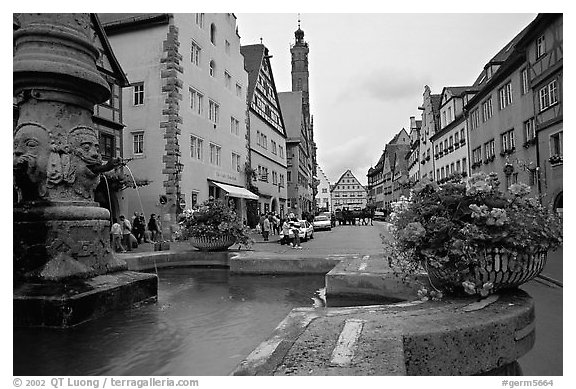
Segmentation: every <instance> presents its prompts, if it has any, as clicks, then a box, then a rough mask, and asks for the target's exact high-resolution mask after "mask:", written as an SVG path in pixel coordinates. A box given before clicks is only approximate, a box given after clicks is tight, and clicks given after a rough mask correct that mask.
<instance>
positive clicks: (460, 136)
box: [429, 86, 492, 182]
mask: <svg viewBox="0 0 576 389" xmlns="http://www.w3.org/2000/svg"><path fill="white" fill-rule="evenodd" d="M477 90H478V88H475V87H472V86H457V87H453V86H452V87H445V88H444V89H443V90H442V93H441V100H440V127H439V129H438V130H437V131H436V132H435V133H434V134H433V135H431V136H430V138H429V139H430V141H431V142H432V147H433V150H434V166H435V169H436V171H435V175H434V177H435V180H436V181H437V182H442V181H445V180H447V179H448V178H449V177H450V176H452V175H453V174H454V173H460V174H462V175H463V176H467V175H468V174H469V171H468V147H467V146H466V140H467V138H468V133H467V130H466V117H465V116H464V105H465V104H466V103H467V102H468V100H469V99H470V98H472V97H473V96H474V94H475V93H476V91H477ZM488 103H489V104H492V101H491V100H490V101H488ZM489 109H490V112H491V110H492V106H490V107H489Z"/></svg>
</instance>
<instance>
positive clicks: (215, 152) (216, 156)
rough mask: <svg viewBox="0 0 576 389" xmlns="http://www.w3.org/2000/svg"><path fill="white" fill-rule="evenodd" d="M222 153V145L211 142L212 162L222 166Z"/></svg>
mask: <svg viewBox="0 0 576 389" xmlns="http://www.w3.org/2000/svg"><path fill="white" fill-rule="evenodd" d="M221 153H222V147H220V146H218V145H216V144H214V143H210V163H211V164H212V165H216V166H220V163H221V160H220V155H221Z"/></svg>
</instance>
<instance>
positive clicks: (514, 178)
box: [506, 173, 518, 188]
mask: <svg viewBox="0 0 576 389" xmlns="http://www.w3.org/2000/svg"><path fill="white" fill-rule="evenodd" d="M517 183H518V173H512V174H510V175H509V176H506V188H510V186H512V185H513V184H517Z"/></svg>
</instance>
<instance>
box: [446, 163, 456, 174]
mask: <svg viewBox="0 0 576 389" xmlns="http://www.w3.org/2000/svg"><path fill="white" fill-rule="evenodd" d="M446 169H448V167H446ZM453 173H454V162H452V163H451V164H450V174H453Z"/></svg>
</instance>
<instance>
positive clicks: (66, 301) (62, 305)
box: [13, 271, 158, 328]
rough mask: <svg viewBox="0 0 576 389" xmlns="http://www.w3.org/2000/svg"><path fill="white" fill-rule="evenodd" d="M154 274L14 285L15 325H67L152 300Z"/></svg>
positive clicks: (155, 290)
mask: <svg viewBox="0 0 576 389" xmlns="http://www.w3.org/2000/svg"><path fill="white" fill-rule="evenodd" d="M157 294H158V278H157V277H156V275H155V274H147V273H137V272H133V271H123V272H115V273H111V274H105V275H100V276H96V277H92V278H88V279H72V280H70V281H68V282H65V283H63V282H36V283H34V282H24V283H18V284H15V285H14V296H13V303H14V318H13V323H14V326H15V327H23V326H24V327H56V328H66V327H73V326H76V325H78V324H82V323H84V322H86V321H88V320H92V319H95V318H97V317H100V316H102V315H104V314H105V313H107V312H110V311H113V310H117V309H124V308H130V307H132V306H134V305H137V304H140V303H143V302H155V301H156V296H157Z"/></svg>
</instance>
